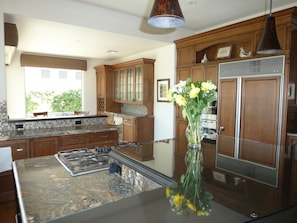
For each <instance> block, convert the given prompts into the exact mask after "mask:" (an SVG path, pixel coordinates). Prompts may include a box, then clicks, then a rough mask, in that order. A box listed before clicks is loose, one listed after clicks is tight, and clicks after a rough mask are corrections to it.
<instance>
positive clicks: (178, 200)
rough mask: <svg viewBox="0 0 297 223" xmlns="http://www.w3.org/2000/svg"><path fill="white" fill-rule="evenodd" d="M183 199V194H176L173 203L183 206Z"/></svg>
mask: <svg viewBox="0 0 297 223" xmlns="http://www.w3.org/2000/svg"><path fill="white" fill-rule="evenodd" d="M183 199H184V196H183V195H180V194H176V195H174V197H173V203H174V204H175V206H181V205H182V203H183Z"/></svg>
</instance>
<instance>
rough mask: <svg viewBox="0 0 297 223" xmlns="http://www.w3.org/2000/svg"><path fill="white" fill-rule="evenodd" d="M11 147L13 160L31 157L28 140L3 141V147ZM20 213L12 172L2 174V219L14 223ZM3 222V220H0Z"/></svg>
mask: <svg viewBox="0 0 297 223" xmlns="http://www.w3.org/2000/svg"><path fill="white" fill-rule="evenodd" d="M8 146H9V147H11V152H12V159H13V160H18V159H26V158H29V156H30V151H29V141H28V140H14V141H2V142H0V149H1V147H8ZM17 212H18V205H17V195H16V189H15V181H14V177H13V172H12V170H9V171H5V172H2V173H0V219H2V220H5V223H14V222H15V215H16V214H17ZM0 221H1V220H0Z"/></svg>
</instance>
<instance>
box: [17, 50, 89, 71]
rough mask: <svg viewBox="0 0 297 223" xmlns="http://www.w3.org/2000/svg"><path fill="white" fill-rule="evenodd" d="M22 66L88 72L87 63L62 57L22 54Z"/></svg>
mask: <svg viewBox="0 0 297 223" xmlns="http://www.w3.org/2000/svg"><path fill="white" fill-rule="evenodd" d="M21 66H28V67H48V68H62V69H73V70H87V61H86V60H79V59H69V58H61V57H49V56H40V55H29V54H21Z"/></svg>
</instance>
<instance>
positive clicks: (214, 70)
mask: <svg viewBox="0 0 297 223" xmlns="http://www.w3.org/2000/svg"><path fill="white" fill-rule="evenodd" d="M204 69H205V77H204V81H207V80H211V81H212V83H214V84H215V85H217V84H218V65H217V64H213V65H205V67H204Z"/></svg>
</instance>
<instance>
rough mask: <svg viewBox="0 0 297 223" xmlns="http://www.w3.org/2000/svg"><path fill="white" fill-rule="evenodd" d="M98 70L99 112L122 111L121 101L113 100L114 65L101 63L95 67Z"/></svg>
mask: <svg viewBox="0 0 297 223" xmlns="http://www.w3.org/2000/svg"><path fill="white" fill-rule="evenodd" d="M94 68H95V70H96V86H97V88H96V90H97V114H101V113H104V112H105V111H110V112H120V111H121V107H120V104H119V103H115V102H114V100H113V93H114V91H113V82H114V76H113V71H112V67H111V66H109V65H100V66H96V67H94Z"/></svg>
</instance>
